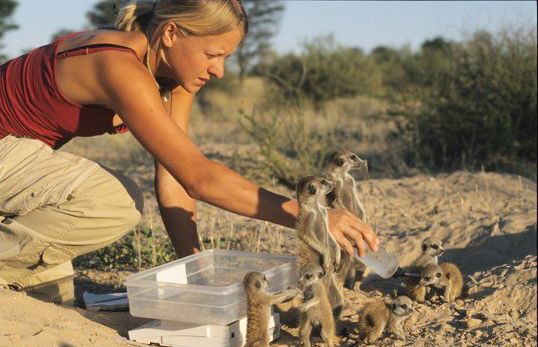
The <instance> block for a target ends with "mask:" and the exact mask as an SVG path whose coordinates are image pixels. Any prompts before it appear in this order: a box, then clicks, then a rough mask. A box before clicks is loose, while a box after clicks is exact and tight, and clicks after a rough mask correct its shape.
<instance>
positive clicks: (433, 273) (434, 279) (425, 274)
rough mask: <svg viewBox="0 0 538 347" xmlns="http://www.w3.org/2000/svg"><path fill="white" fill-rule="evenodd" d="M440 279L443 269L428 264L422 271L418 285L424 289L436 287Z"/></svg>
mask: <svg viewBox="0 0 538 347" xmlns="http://www.w3.org/2000/svg"><path fill="white" fill-rule="evenodd" d="M441 277H443V269H442V268H441V267H440V266H439V265H435V264H428V265H426V267H424V269H422V272H421V274H420V282H419V284H420V285H421V286H424V287H427V286H432V285H436V284H437V283H438V282H439V281H440V280H441Z"/></svg>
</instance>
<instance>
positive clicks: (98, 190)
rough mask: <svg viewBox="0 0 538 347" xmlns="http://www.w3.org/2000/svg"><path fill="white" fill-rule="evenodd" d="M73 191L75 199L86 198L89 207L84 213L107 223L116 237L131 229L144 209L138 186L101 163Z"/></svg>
mask: <svg viewBox="0 0 538 347" xmlns="http://www.w3.org/2000/svg"><path fill="white" fill-rule="evenodd" d="M73 194H74V197H75V198H79V199H80V198H85V197H86V198H88V197H89V199H90V200H91V202H92V205H93V206H92V209H91V210H89V211H87V213H86V215H87V216H88V217H93V218H95V219H100V220H102V221H103V222H104V223H108V224H110V225H109V226H108V228H109V230H110V231H111V232H115V233H118V234H121V235H120V236H122V235H123V234H125V233H126V232H128V231H129V230H130V229H132V228H134V226H135V225H136V224H137V223H138V222H139V221H140V218H141V217H142V213H143V210H144V197H143V195H142V191H141V190H140V188H139V187H138V185H137V184H136V183H135V182H134V181H133V180H132V179H130V178H128V177H127V176H125V175H123V174H121V173H119V172H116V171H114V170H111V169H109V168H106V167H103V166H101V167H100V168H99V170H97V172H96V173H94V174H93V175H92V176H91V177H89V178H88V180H86V182H84V183H83V184H82V185H81V186H80V187H79V188H78V189H76V191H75V192H74V193H73ZM103 227H104V225H103Z"/></svg>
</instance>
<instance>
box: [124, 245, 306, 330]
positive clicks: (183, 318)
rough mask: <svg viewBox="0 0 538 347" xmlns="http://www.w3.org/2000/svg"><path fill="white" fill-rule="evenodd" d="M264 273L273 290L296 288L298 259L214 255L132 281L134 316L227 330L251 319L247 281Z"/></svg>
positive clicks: (194, 258)
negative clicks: (251, 275) (255, 273)
mask: <svg viewBox="0 0 538 347" xmlns="http://www.w3.org/2000/svg"><path fill="white" fill-rule="evenodd" d="M250 271H258V272H262V273H263V274H264V275H265V276H266V278H267V281H268V282H269V288H268V290H269V291H270V292H278V291H283V290H286V289H287V288H288V287H290V286H296V283H297V275H296V270H295V257H294V256H291V255H282V254H268V253H250V252H239V251H228V250H221V249H212V250H207V251H203V252H200V253H197V254H193V255H190V256H188V257H185V258H182V259H179V260H176V261H173V262H170V263H168V264H164V265H161V266H158V267H156V268H153V269H150V270H146V271H143V272H140V273H137V274H134V275H131V276H129V277H127V279H126V282H125V286H126V287H127V296H128V298H129V310H130V312H131V315H133V316H136V317H145V318H153V319H161V320H168V321H177V322H189V323H197V324H214V325H227V324H230V323H232V322H234V321H236V320H238V319H240V318H242V317H244V316H246V296H245V292H244V290H243V285H242V281H243V277H244V276H245V274H246V273H248V272H250Z"/></svg>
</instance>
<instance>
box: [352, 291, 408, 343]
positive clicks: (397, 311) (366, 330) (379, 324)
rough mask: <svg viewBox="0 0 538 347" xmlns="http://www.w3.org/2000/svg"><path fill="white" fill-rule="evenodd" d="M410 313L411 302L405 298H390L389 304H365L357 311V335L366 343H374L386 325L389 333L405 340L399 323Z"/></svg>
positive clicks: (380, 302)
mask: <svg viewBox="0 0 538 347" xmlns="http://www.w3.org/2000/svg"><path fill="white" fill-rule="evenodd" d="M411 312H413V302H412V301H411V299H409V298H408V297H407V296H398V297H395V298H391V300H390V302H389V303H387V302H385V301H384V300H377V301H374V302H371V303H366V304H365V307H364V308H363V309H361V310H360V311H359V322H358V328H359V334H360V335H361V336H362V338H364V339H366V341H367V342H368V343H374V342H375V341H376V340H377V339H378V338H379V337H380V336H381V335H382V334H383V331H384V330H385V327H386V326H387V325H388V329H389V331H390V332H392V333H393V334H395V335H396V336H398V337H399V338H400V339H405V333H404V331H403V329H402V326H401V323H402V321H403V320H404V319H405V317H407V316H408V315H409V314H411Z"/></svg>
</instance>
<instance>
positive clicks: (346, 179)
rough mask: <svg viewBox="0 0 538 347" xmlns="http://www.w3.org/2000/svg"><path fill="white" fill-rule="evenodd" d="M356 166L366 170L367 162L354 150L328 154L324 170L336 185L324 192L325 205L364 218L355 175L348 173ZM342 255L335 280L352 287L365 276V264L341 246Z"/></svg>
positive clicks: (342, 150) (358, 168) (344, 285)
mask: <svg viewBox="0 0 538 347" xmlns="http://www.w3.org/2000/svg"><path fill="white" fill-rule="evenodd" d="M356 170H364V171H367V170H368V162H367V161H366V160H362V159H361V158H359V157H358V156H357V155H356V154H355V153H353V152H351V151H348V150H345V149H341V150H338V151H337V152H336V153H335V154H334V155H333V156H332V157H331V160H330V162H329V164H328V165H327V166H326V168H325V170H324V176H325V177H327V178H328V179H329V180H331V181H334V182H335V183H336V186H335V188H334V189H333V191H332V192H330V193H329V194H328V196H327V205H328V206H329V207H331V208H338V209H345V210H347V211H349V212H351V213H352V214H354V215H355V216H357V217H359V218H360V219H362V220H363V221H366V213H365V212H364V207H363V206H362V203H361V201H360V200H359V197H358V196H357V191H356V187H355V179H354V178H353V176H351V174H350V172H351V171H356ZM341 258H342V264H341V266H340V269H339V270H338V272H337V278H338V282H339V284H340V285H341V286H343V287H345V288H348V289H354V287H355V282H356V281H357V280H358V279H360V278H362V277H363V276H364V273H365V270H366V266H364V264H362V263H360V262H358V261H356V260H355V259H354V258H353V257H352V256H350V255H349V254H348V253H347V252H346V251H344V250H342V255H341ZM358 277H359V278H358Z"/></svg>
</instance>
